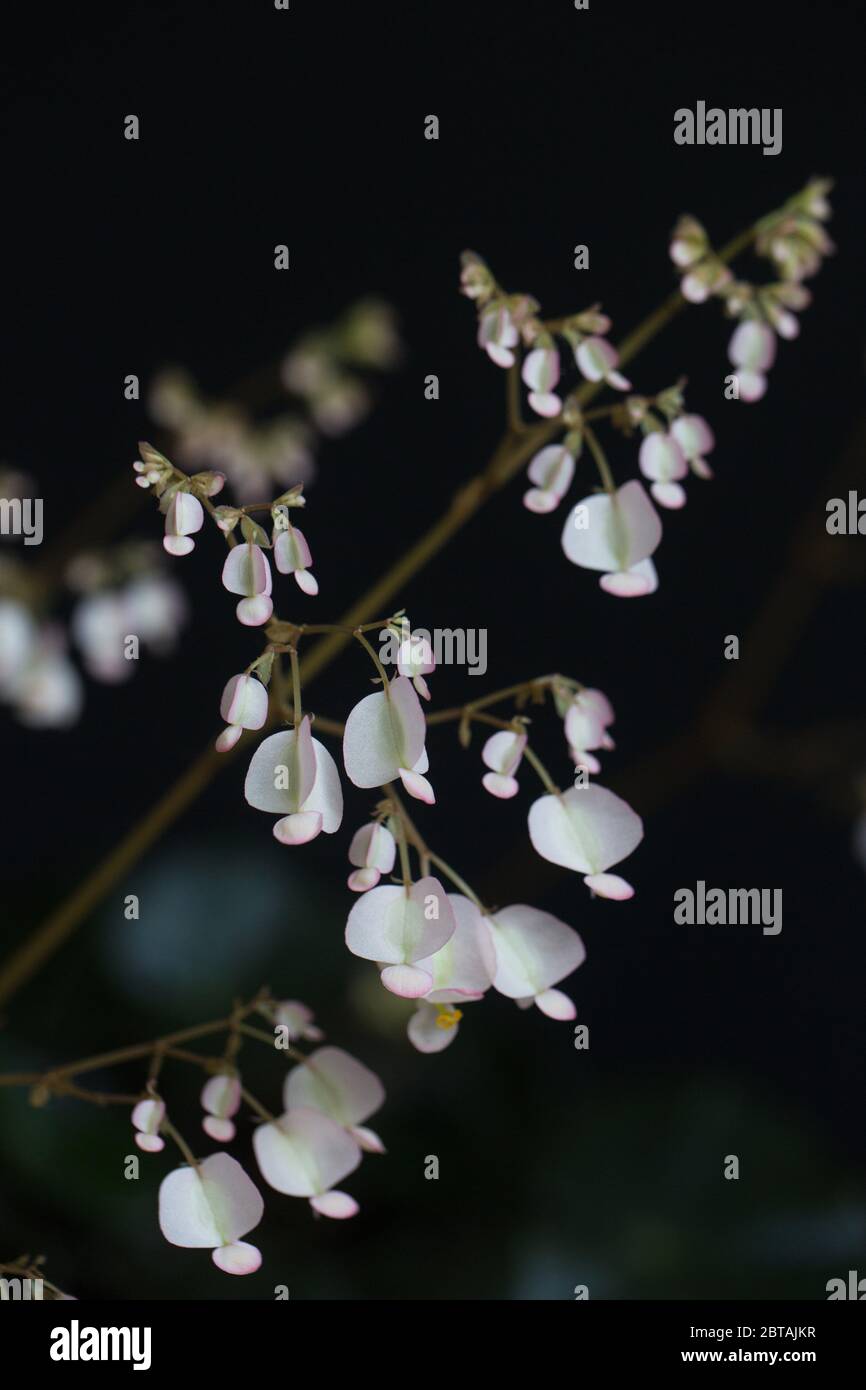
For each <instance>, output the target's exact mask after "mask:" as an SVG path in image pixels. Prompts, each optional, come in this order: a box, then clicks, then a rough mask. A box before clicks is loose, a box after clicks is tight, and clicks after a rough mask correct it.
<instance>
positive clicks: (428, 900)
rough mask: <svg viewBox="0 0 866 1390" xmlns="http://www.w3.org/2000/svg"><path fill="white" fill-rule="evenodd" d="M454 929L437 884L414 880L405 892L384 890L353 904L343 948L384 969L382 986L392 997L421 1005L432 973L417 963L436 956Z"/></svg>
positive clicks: (390, 887)
mask: <svg viewBox="0 0 866 1390" xmlns="http://www.w3.org/2000/svg"><path fill="white" fill-rule="evenodd" d="M456 926H457V923H456V921H455V917H454V912H453V909H452V907H451V904H450V902H449V901H448V898H447V896H446V893H445V890H444V888H443V887H442V885H441V883H440V882H439V881H438V879H435V878H422V879H419V880H418V881H417V883H413V884H412V886H411V888H409V889H407V888H406V887H405V886H403V885H398V884H383V885H380V886H379V887H378V888H372V889H371V890H370V892H369V893H364V895H363V896H362V897H360V898H359V899H358V901H357V902H356V903H355V905H354V907H353V908H352V910H351V912H350V913H349V919H348V921H347V923H346V945H347V946H348V948H349V950H350V951H351V952H352V954H353V955H356V956H360V957H361V958H362V959H363V960H374V961H376V962H377V963H378V964H379V965H380V966H382V967H383V968H382V973H381V979H382V983H383V985H384V986H385V988H386V989H388V990H390V991H391V993H392V994H399V995H401V996H402V997H403V998H404V999H420V998H421V996H422V995H425V994H427V992H428V991H429V990H431V989H432V988H433V972H432V970H431V969H429V968H427V966H426V965H419V964H418V962H419V961H425V962H426V961H427V958H428V957H429V956H432V955H435V953H436V952H437V951H438V950H439V948H440V947H441V946H444V945H445V943H446V941H449V940H450V939H451V937H452V936H453V935H454V932H455V930H456Z"/></svg>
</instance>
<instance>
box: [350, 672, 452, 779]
mask: <svg viewBox="0 0 866 1390" xmlns="http://www.w3.org/2000/svg"><path fill="white" fill-rule="evenodd" d="M425 733H426V724H425V721H424V711H423V710H422V708H421V704H420V701H419V699H418V696H417V694H416V693H415V689H414V687H413V685H412V682H411V681H410V680H409V678H408V676H398V677H397V679H396V680H393V681H391V682H389V684H388V685H387V686H386V688H385V689H384V690H379V691H376V693H375V694H373V695H366V696H365V697H364V699H363V700H360V701H359V702H358V704H357V705H355V707H354V709H353V710H352V711H351V713H350V714H349V718H348V719H347V720H346V730H345V733H344V735H343V762H344V764H345V768H346V776H347V777H348V778H349V781H350V782H354V784H355V786H356V787H382V786H384V785H385V783H386V782H393V781H394V779H395V777H399V778H400V780H401V781H402V783H403V786H404V787H405V788H406V791H407V792H408V793H409V795H410V796H414V797H417V798H418V800H419V801H426V802H427V803H428V805H432V804H433V802H434V801H435V800H436V797H435V795H434V793H433V788H432V787H431V785H430V783H429V782H428V781H427V779H426V777H424V776H423V774H424V773H425V772H426V771H427V768H428V762H427V750H426V748H425V746H424V737H425Z"/></svg>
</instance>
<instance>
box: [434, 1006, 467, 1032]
mask: <svg viewBox="0 0 866 1390" xmlns="http://www.w3.org/2000/svg"><path fill="white" fill-rule="evenodd" d="M462 1017H463V1014H462V1013H461V1012H460V1010H459V1009H440V1010H439V1012H438V1014H437V1015H436V1027H437V1028H456V1027H457V1024H458V1023H459V1022H460V1020H461V1018H462Z"/></svg>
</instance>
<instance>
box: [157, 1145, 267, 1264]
mask: <svg viewBox="0 0 866 1390" xmlns="http://www.w3.org/2000/svg"><path fill="white" fill-rule="evenodd" d="M264 1209H265V1204H264V1202H263V1201H262V1196H261V1193H260V1192H259V1190H258V1188H257V1187H256V1185H255V1183H254V1182H252V1180H251V1179H250V1178H248V1177H247V1175H246V1173H245V1172H244V1170H243V1168H242V1167H241V1165H240V1164H239V1163H238V1162H237V1160H236V1159H234V1158H231V1157H230V1155H229V1154H225V1153H217V1154H212V1155H211V1156H210V1158H206V1159H205V1160H204V1161H203V1162H202V1163H200V1164H198V1166H197V1167H195V1168H189V1167H187V1168H176V1169H175V1171H174V1172H173V1173H169V1175H168V1177H167V1178H164V1179H163V1181H162V1183H161V1185H160V1189H159V1228H160V1230H161V1231H162V1234H163V1235H164V1236H165V1238H166V1240H167V1241H169V1242H170V1243H171V1244H172V1245H182V1246H186V1247H187V1248H194V1249H205V1250H207V1249H210V1250H213V1256H212V1259H213V1262H214V1264H215V1265H216V1266H217V1268H218V1269H221V1270H223V1272H224V1273H225V1274H253V1273H255V1271H256V1270H257V1269H258V1268H259V1266H260V1264H261V1262H262V1257H261V1254H260V1252H259V1251H258V1250H257V1249H256V1247H255V1246H254V1245H248V1244H247V1242H246V1241H243V1240H241V1239H240V1237H241V1236H244V1235H246V1233H247V1232H248V1231H251V1230H253V1228H254V1227H255V1226H258V1224H259V1222H260V1221H261V1219H262V1212H263V1211H264Z"/></svg>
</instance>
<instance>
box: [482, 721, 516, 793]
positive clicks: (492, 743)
mask: <svg viewBox="0 0 866 1390" xmlns="http://www.w3.org/2000/svg"><path fill="white" fill-rule="evenodd" d="M526 742H527V739H526V734H519V733H518V732H517V730H516V729H515V730H514V731H512V730H511V729H501V730H500V731H499V732H498V733H495V734H491V736H490V738H489V739H488V740H487V742H486V743H485V745H484V747H483V748H482V750H481V757H482V760H483V762H484V764H485V766H487V767H489V768H490V771H489V772H485V774H484V776H483V777H482V779H481V784H482V786H483V787H484V789H485V791H488V792H489V793H490V795H491V796H496V797H499V798H500V799H501V800H503V801H508V800H509V799H510V798H511V797H512V796H516V795H517V791H518V784H517V779H516V777H515V776H514V774H515V772H516V771H517V769H518V767H519V766H520V760H521V758H522V757H523V750H524V749H525V747H526Z"/></svg>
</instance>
